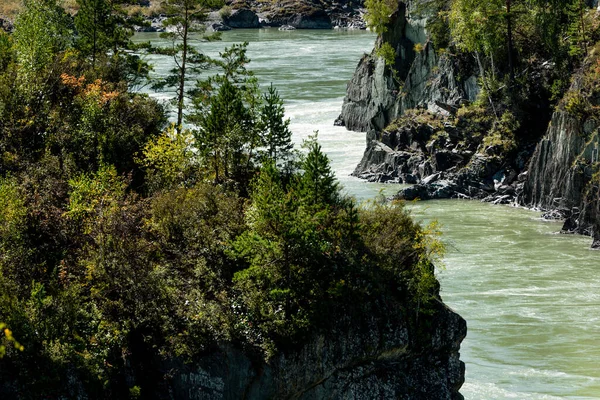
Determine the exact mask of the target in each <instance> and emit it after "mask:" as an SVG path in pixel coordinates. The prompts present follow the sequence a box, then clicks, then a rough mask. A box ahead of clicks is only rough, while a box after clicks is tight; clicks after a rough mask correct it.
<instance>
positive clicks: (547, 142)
mask: <svg viewBox="0 0 600 400" xmlns="http://www.w3.org/2000/svg"><path fill="white" fill-rule="evenodd" d="M581 85H582V77H581V76H578V77H576V79H575V80H574V82H573V84H572V86H571V88H570V90H569V93H573V92H578V91H579V89H580V86H581ZM569 93H567V96H569V95H570V94H569ZM591 101H592V102H593V103H594V104H597V103H598V99H591ZM599 129H600V123H599V122H598V120H597V119H596V118H594V117H593V116H589V117H586V116H585V115H578V114H576V113H573V112H569V111H567V110H566V109H565V108H564V106H560V107H559V108H558V109H557V111H556V112H555V113H554V114H553V116H552V121H551V123H550V126H549V127H548V130H547V133H546V135H545V136H544V137H543V139H542V140H541V141H540V142H539V143H538V145H537V147H536V149H535V152H534V154H533V157H532V159H531V162H530V164H529V170H528V176H527V181H526V183H525V186H524V190H523V194H522V195H521V196H520V198H519V203H520V204H522V205H524V206H527V207H533V208H537V209H540V210H544V211H551V210H559V211H560V214H561V216H563V217H566V221H565V225H564V227H563V230H564V231H566V232H577V233H582V234H587V235H592V236H594V237H595V239H596V240H597V239H598V238H599V237H600V234H599V232H598V230H599V228H600V191H599V188H598V182H597V180H598V179H597V178H596V179H595V180H594V179H593V177H594V174H595V173H597V171H598V165H599V164H598V162H599V148H600V133H599Z"/></svg>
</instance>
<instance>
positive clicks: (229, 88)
mask: <svg viewBox="0 0 600 400" xmlns="http://www.w3.org/2000/svg"><path fill="white" fill-rule="evenodd" d="M198 117H199V118H198V119H195V120H194V121H197V122H199V126H198V128H197V129H196V130H195V131H194V132H195V136H196V143H197V146H198V148H199V149H200V151H201V152H202V153H203V154H204V155H205V157H207V158H209V159H211V160H212V168H213V171H214V175H215V182H219V181H220V178H221V177H220V168H221V167H222V168H223V174H224V176H225V177H226V178H232V177H237V176H239V174H240V173H241V171H240V168H241V167H242V165H245V164H246V163H244V162H243V160H242V158H243V156H244V148H245V145H246V140H247V138H246V137H245V134H246V132H247V131H249V130H250V129H252V128H251V125H252V120H251V117H250V113H249V111H248V109H247V108H246V106H245V105H244V103H243V101H242V96H241V93H240V90H239V89H238V88H237V87H236V86H234V85H233V84H232V83H231V82H229V81H225V82H224V83H223V85H221V86H220V88H219V91H218V93H217V94H216V95H215V96H213V97H211V99H210V103H209V108H208V112H207V113H206V114H204V115H199V116H198Z"/></svg>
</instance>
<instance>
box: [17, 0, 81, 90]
mask: <svg viewBox="0 0 600 400" xmlns="http://www.w3.org/2000/svg"><path fill="white" fill-rule="evenodd" d="M24 6H25V8H24V10H23V11H22V12H21V13H20V14H19V16H18V17H17V20H16V21H15V31H14V34H13V35H14V43H15V53H16V56H17V63H18V65H19V75H18V79H19V80H20V83H21V84H22V87H23V88H27V89H26V91H27V92H29V94H30V95H33V93H34V92H35V91H36V90H39V89H40V86H41V85H42V81H43V80H44V78H45V77H46V74H44V73H42V71H43V70H45V69H47V68H48V67H49V66H51V65H52V64H53V61H54V57H56V55H57V54H58V53H59V52H60V51H62V50H64V49H65V48H66V47H67V45H68V43H69V42H70V39H71V35H70V32H69V30H68V28H67V26H68V17H67V15H66V13H65V12H64V10H63V9H62V8H61V7H59V6H58V4H57V2H56V1H55V0H26V1H25V2H24Z"/></svg>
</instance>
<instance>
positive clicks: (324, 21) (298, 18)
mask: <svg viewBox="0 0 600 400" xmlns="http://www.w3.org/2000/svg"><path fill="white" fill-rule="evenodd" d="M288 25H291V26H293V27H294V28H296V29H331V28H332V25H331V19H330V18H329V15H327V13H326V12H325V10H322V9H314V10H311V11H309V12H307V13H300V14H296V15H294V16H293V17H291V18H290V19H289V20H288Z"/></svg>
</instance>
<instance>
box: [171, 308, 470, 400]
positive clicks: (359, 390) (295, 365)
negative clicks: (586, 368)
mask: <svg viewBox="0 0 600 400" xmlns="http://www.w3.org/2000/svg"><path fill="white" fill-rule="evenodd" d="M397 314H398V315H396V317H397V318H399V320H393V321H388V322H387V323H385V324H382V323H381V321H378V320H375V319H372V320H371V321H369V323H368V326H366V327H365V326H362V327H354V328H352V327H351V328H350V329H348V330H341V331H338V332H332V333H330V334H328V335H326V336H325V335H320V336H317V337H316V338H314V339H313V340H312V341H310V342H309V343H308V344H307V345H305V346H304V347H303V348H302V349H301V350H299V351H297V352H294V353H288V354H284V355H280V356H277V357H276V358H275V359H273V360H271V362H270V363H269V364H262V363H258V364H257V363H253V362H252V361H251V360H250V359H249V358H248V357H247V356H246V355H244V354H243V353H242V352H240V351H239V350H236V349H233V348H230V347H228V348H223V349H221V350H219V351H218V352H215V353H213V354H212V355H210V356H207V357H205V358H203V359H201V360H200V361H199V362H196V363H193V364H192V365H190V366H183V367H182V368H178V369H176V370H178V372H177V373H176V374H174V375H173V377H172V380H171V389H170V392H171V393H172V394H173V398H176V399H183V400H187V399H189V400H192V399H241V398H245V399H256V400H259V399H304V400H320V399H356V400H361V399H462V396H461V395H460V394H459V392H458V390H459V389H460V387H461V385H462V383H463V381H464V364H463V363H462V362H461V361H460V360H459V353H458V350H459V347H460V342H461V341H462V340H463V338H464V337H465V335H466V323H465V321H464V320H463V319H462V318H461V317H460V316H458V315H457V314H455V313H454V312H452V311H451V310H449V309H447V308H446V307H445V306H443V305H441V304H440V305H439V307H438V310H437V312H436V313H435V315H434V316H432V317H424V318H425V319H427V321H425V320H423V323H426V324H427V326H428V327H430V328H428V329H429V330H431V329H433V331H424V330H422V328H423V326H421V329H420V328H418V327H417V326H414V325H412V324H411V323H409V322H408V321H407V320H408V319H407V318H406V316H403V315H401V314H400V313H397ZM431 327H433V328H431ZM365 328H366V329H365Z"/></svg>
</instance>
